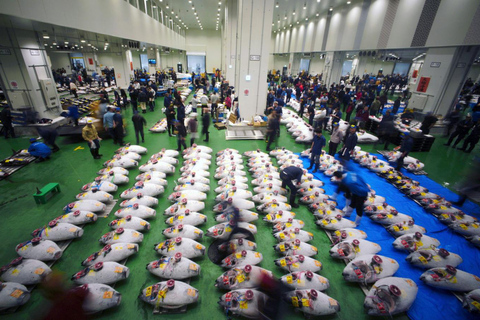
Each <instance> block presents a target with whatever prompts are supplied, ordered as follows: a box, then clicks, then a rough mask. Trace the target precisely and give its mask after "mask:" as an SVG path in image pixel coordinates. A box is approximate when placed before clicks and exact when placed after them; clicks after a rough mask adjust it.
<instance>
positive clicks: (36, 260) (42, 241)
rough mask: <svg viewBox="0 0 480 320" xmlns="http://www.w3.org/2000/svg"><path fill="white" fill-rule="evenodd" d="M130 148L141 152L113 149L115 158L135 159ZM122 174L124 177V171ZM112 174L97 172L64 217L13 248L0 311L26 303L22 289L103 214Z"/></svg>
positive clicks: (113, 186)
mask: <svg viewBox="0 0 480 320" xmlns="http://www.w3.org/2000/svg"><path fill="white" fill-rule="evenodd" d="M140 148H141V147H140ZM128 149H132V150H128ZM133 149H135V151H140V152H142V151H143V149H142V150H137V149H136V146H132V147H131V148H130V147H128V146H127V147H125V148H122V149H119V150H117V155H116V156H115V157H117V156H118V155H120V156H125V155H127V154H128V155H129V156H132V157H133V158H138V157H139V155H138V153H136V152H134V150H133ZM130 151H131V152H130ZM125 171H126V170H125ZM122 172H123V173H125V172H124V171H122ZM126 173H127V174H128V171H127V172H126ZM115 175H116V173H115V170H113V171H110V169H105V170H101V171H100V172H99V176H98V177H97V178H96V179H95V181H94V182H92V183H90V184H87V185H85V186H84V187H82V193H79V194H78V195H77V196H76V198H77V201H75V202H72V203H69V204H68V205H66V206H65V207H64V208H63V209H64V214H62V215H60V216H58V217H57V218H55V219H53V220H52V221H50V222H49V223H48V224H47V225H46V226H44V227H42V228H39V229H36V230H34V231H33V233H32V236H33V237H34V238H33V239H32V240H30V241H27V242H24V243H21V244H19V245H17V247H16V251H17V253H18V255H19V256H20V257H19V258H17V259H15V260H13V261H12V262H11V263H9V264H8V265H5V266H4V267H2V268H1V269H0V275H1V278H2V281H6V282H2V284H1V286H2V290H0V310H3V309H9V308H13V307H18V306H20V305H23V304H24V303H26V302H27V301H28V299H29V298H30V291H31V289H28V288H27V287H25V286H26V285H27V286H29V285H35V284H37V283H39V282H41V281H42V280H43V279H44V278H45V277H46V276H47V275H49V274H50V273H51V272H52V271H51V269H50V266H51V265H52V264H53V263H54V262H55V261H56V260H58V259H60V257H61V256H62V254H63V251H64V250H65V249H66V247H67V246H68V242H66V241H70V240H73V239H76V238H80V237H81V236H82V235H83V228H82V227H83V225H85V224H87V223H91V222H95V221H96V220H97V215H98V214H99V213H103V212H104V211H105V209H106V203H109V202H111V201H112V200H113V196H112V195H111V194H110V193H109V192H115V191H116V190H117V188H118V186H117V185H116V184H113V183H111V182H110V181H112V180H113V179H114V178H116V176H115ZM125 178H126V179H125ZM125 178H121V179H118V180H115V182H117V183H126V182H128V177H125ZM101 185H104V186H108V188H106V189H108V190H105V189H103V190H102V189H101V188H100V186H101ZM45 262H47V263H49V265H47V264H46V263H45ZM95 304H96V303H95V302H94V301H92V299H90V297H89V298H88V299H87V300H86V302H85V308H86V310H90V309H91V308H93V306H94V305H95Z"/></svg>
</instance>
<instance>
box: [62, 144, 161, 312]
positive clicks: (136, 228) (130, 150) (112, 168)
mask: <svg viewBox="0 0 480 320" xmlns="http://www.w3.org/2000/svg"><path fill="white" fill-rule="evenodd" d="M146 153H147V149H146V148H144V147H141V146H136V145H127V146H126V147H124V148H120V149H119V150H117V154H116V155H115V156H114V157H113V159H112V160H110V161H107V162H106V163H105V165H106V168H105V169H102V170H100V171H99V172H98V174H99V175H100V177H105V178H107V177H108V179H99V178H97V179H96V180H95V181H94V182H93V183H92V184H88V185H85V186H84V188H83V189H87V190H90V191H88V192H92V191H94V192H95V190H98V191H96V192H95V193H98V192H106V191H102V190H101V189H102V188H110V189H111V190H112V191H116V190H117V189H118V186H117V185H121V184H126V183H128V182H129V178H128V174H129V171H128V169H127V168H129V169H130V168H133V167H136V166H137V164H138V162H137V161H139V160H141V154H146ZM129 160H132V161H135V162H136V163H135V165H133V166H132V165H131V164H132V161H129ZM125 164H126V165H125ZM123 165H125V167H124V166H123ZM137 180H140V177H138V176H137ZM165 184H166V183H165ZM137 185H138V186H137ZM142 186H143V185H142V184H139V183H136V184H135V187H134V188H136V189H140V188H141V187H142ZM162 187H163V186H162ZM131 189H132V188H130V189H127V190H126V191H124V192H122V194H121V195H120V197H121V198H123V199H125V200H124V201H122V202H121V203H120V207H121V209H119V210H117V211H116V212H115V214H114V215H115V216H116V219H115V220H113V221H111V222H110V223H108V225H109V226H110V227H111V228H112V231H110V232H107V233H106V234H104V235H103V236H102V237H101V238H100V239H99V242H100V244H101V245H103V248H102V249H101V250H99V251H96V252H94V253H93V254H91V255H90V256H89V257H87V258H86V259H84V260H83V261H82V262H81V265H82V266H83V269H81V270H79V271H77V272H76V273H74V274H73V275H72V277H71V280H72V281H73V283H75V284H78V285H81V287H79V288H80V289H82V290H88V292H89V295H88V297H87V300H86V302H85V303H84V305H83V308H84V311H85V312H87V313H96V312H100V311H103V310H106V309H109V308H113V307H116V306H118V305H119V304H120V302H121V300H122V295H121V293H119V292H118V291H116V290H115V289H114V288H113V286H114V285H115V283H116V282H118V281H122V280H125V279H127V278H128V277H129V275H130V269H129V268H128V267H126V266H125V263H126V261H127V259H128V257H130V256H132V255H134V254H136V253H137V252H138V250H139V244H140V243H141V242H142V241H143V234H142V233H141V232H140V231H142V232H144V231H148V230H149V229H150V223H149V222H147V221H146V220H144V219H149V218H152V217H154V216H155V210H154V209H152V208H150V207H154V206H156V205H157V204H158V200H157V199H156V198H154V197H153V196H155V195H157V194H156V193H155V192H152V190H153V189H154V188H152V186H149V185H147V188H146V189H145V190H144V192H143V193H142V192H136V193H135V195H133V194H132V193H131V192H129V190H131ZM99 201H100V200H99ZM147 212H148V213H147Z"/></svg>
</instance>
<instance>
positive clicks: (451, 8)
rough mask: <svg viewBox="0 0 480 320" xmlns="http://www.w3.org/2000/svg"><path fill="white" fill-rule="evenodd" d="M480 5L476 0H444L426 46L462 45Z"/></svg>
mask: <svg viewBox="0 0 480 320" xmlns="http://www.w3.org/2000/svg"><path fill="white" fill-rule="evenodd" d="M478 6H479V1H478V0H475V1H472V0H455V1H442V2H441V3H440V6H439V7H438V11H437V15H436V16H435V21H434V22H433V25H432V30H431V31H430V35H429V36H428V40H427V43H426V44H425V46H426V47H438V46H451V45H461V44H463V40H464V39H465V35H466V34H467V31H468V28H469V27H470V23H471V22H472V18H473V16H474V14H475V12H476V10H477V8H478Z"/></svg>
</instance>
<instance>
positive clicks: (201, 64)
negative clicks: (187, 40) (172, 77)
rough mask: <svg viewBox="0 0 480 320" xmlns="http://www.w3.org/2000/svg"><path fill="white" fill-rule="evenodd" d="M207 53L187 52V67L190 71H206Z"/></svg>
mask: <svg viewBox="0 0 480 320" xmlns="http://www.w3.org/2000/svg"><path fill="white" fill-rule="evenodd" d="M205 58H206V56H205V55H191V54H190V55H189V54H187V68H188V72H192V71H193V72H195V73H196V74H200V73H204V72H205V60H206V59H205Z"/></svg>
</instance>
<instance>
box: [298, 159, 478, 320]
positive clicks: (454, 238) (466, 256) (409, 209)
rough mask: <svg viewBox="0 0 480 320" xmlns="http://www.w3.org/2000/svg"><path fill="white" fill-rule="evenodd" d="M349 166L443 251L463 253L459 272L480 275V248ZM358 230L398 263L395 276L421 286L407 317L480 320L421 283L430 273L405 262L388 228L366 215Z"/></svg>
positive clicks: (330, 188)
mask: <svg viewBox="0 0 480 320" xmlns="http://www.w3.org/2000/svg"><path fill="white" fill-rule="evenodd" d="M378 156H380V155H378ZM309 161H310V160H308V159H306V158H304V166H305V167H308V166H309V164H310V162H309ZM348 167H349V168H348V169H349V170H351V171H354V172H357V173H358V174H361V175H362V177H363V178H364V179H365V180H366V181H367V183H368V184H370V186H371V187H372V189H374V190H376V192H377V195H379V196H383V197H385V198H386V201H387V203H388V204H389V205H391V206H393V207H395V208H396V209H397V210H398V212H401V213H405V214H408V215H410V216H412V217H413V218H414V219H415V223H416V224H418V225H420V226H422V227H424V228H426V229H427V235H429V236H431V237H434V238H437V239H438V240H439V241H440V243H441V245H440V247H441V248H445V249H447V250H448V251H451V252H454V253H457V254H459V255H460V256H461V257H462V258H463V262H462V263H461V264H460V265H459V266H458V269H460V270H463V271H466V272H470V273H473V274H476V275H477V276H480V249H478V248H476V247H475V246H473V245H472V244H471V243H470V242H468V241H467V240H466V239H465V238H463V237H461V236H459V235H458V234H456V233H454V232H453V231H451V230H450V229H449V228H448V227H447V226H446V225H444V224H442V223H441V222H440V221H439V220H438V219H437V218H436V217H434V216H433V215H431V214H429V213H427V212H426V211H425V210H424V209H423V208H422V207H421V206H419V205H418V204H417V203H415V202H414V201H413V200H411V199H410V198H408V197H406V196H405V195H403V194H402V193H401V192H400V191H399V190H398V189H397V188H395V187H394V186H393V185H391V184H390V183H389V182H387V181H386V180H385V179H383V178H381V177H379V176H377V175H376V174H375V173H373V172H372V171H370V170H368V169H367V168H362V167H361V166H360V165H358V164H357V163H354V162H353V161H350V163H349V165H348ZM314 176H315V177H316V178H318V179H319V180H322V181H324V182H325V186H324V189H325V192H326V194H332V193H333V192H334V191H335V190H336V185H335V184H333V183H332V182H330V179H327V177H326V176H325V175H323V173H315V174H314ZM412 178H414V179H415V180H417V181H419V182H420V184H421V185H422V186H424V187H427V188H429V189H430V190H431V191H432V192H435V193H437V194H440V195H441V196H445V197H446V198H447V199H456V196H455V194H454V193H453V192H451V191H449V190H448V189H446V188H444V187H442V186H441V185H439V184H438V183H436V182H435V181H433V180H431V179H429V178H427V177H425V176H412ZM344 206H345V199H344V197H343V196H339V197H338V207H339V208H343V207H344ZM465 207H468V208H469V210H468V211H467V210H466V209H465V208H462V209H463V210H464V211H465V212H466V213H469V214H470V213H471V212H472V211H470V210H475V212H478V211H479V207H478V206H476V205H475V204H473V203H466V205H465ZM350 219H355V213H353V215H352V217H351V218H350ZM358 229H360V230H363V231H365V232H366V233H367V234H368V238H367V239H368V240H369V241H373V242H376V243H378V244H379V245H380V246H381V247H382V250H381V252H380V254H381V255H384V256H387V257H390V258H392V259H395V260H397V261H398V263H399V264H400V268H399V269H398V271H397V273H396V274H395V276H397V277H405V278H410V279H412V280H413V281H415V283H416V284H417V285H418V295H417V299H416V300H415V303H414V304H413V305H412V307H411V308H410V310H409V311H408V312H407V315H408V316H409V317H410V318H411V319H414V320H424V319H435V320H443V319H445V320H455V319H472V320H473V319H478V317H476V316H474V315H472V314H470V313H469V312H468V311H467V310H465V309H463V308H462V303H461V302H460V301H459V300H458V299H457V298H456V297H455V296H454V295H453V294H452V293H451V292H449V291H445V290H441V289H435V288H433V287H429V286H427V285H425V284H424V283H423V281H421V280H420V276H421V274H422V273H423V272H425V271H426V270H425V269H420V268H416V267H414V266H412V265H411V264H410V263H408V262H407V261H406V260H405V258H406V257H407V255H408V253H407V252H406V251H400V250H396V249H395V248H393V246H392V242H393V241H394V240H395V238H394V237H393V236H392V235H391V234H390V233H388V232H387V231H386V229H385V228H384V227H382V226H381V225H380V224H377V223H374V222H373V221H372V220H371V219H369V218H368V217H366V216H364V218H363V219H362V221H361V224H360V226H359V227H358Z"/></svg>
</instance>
